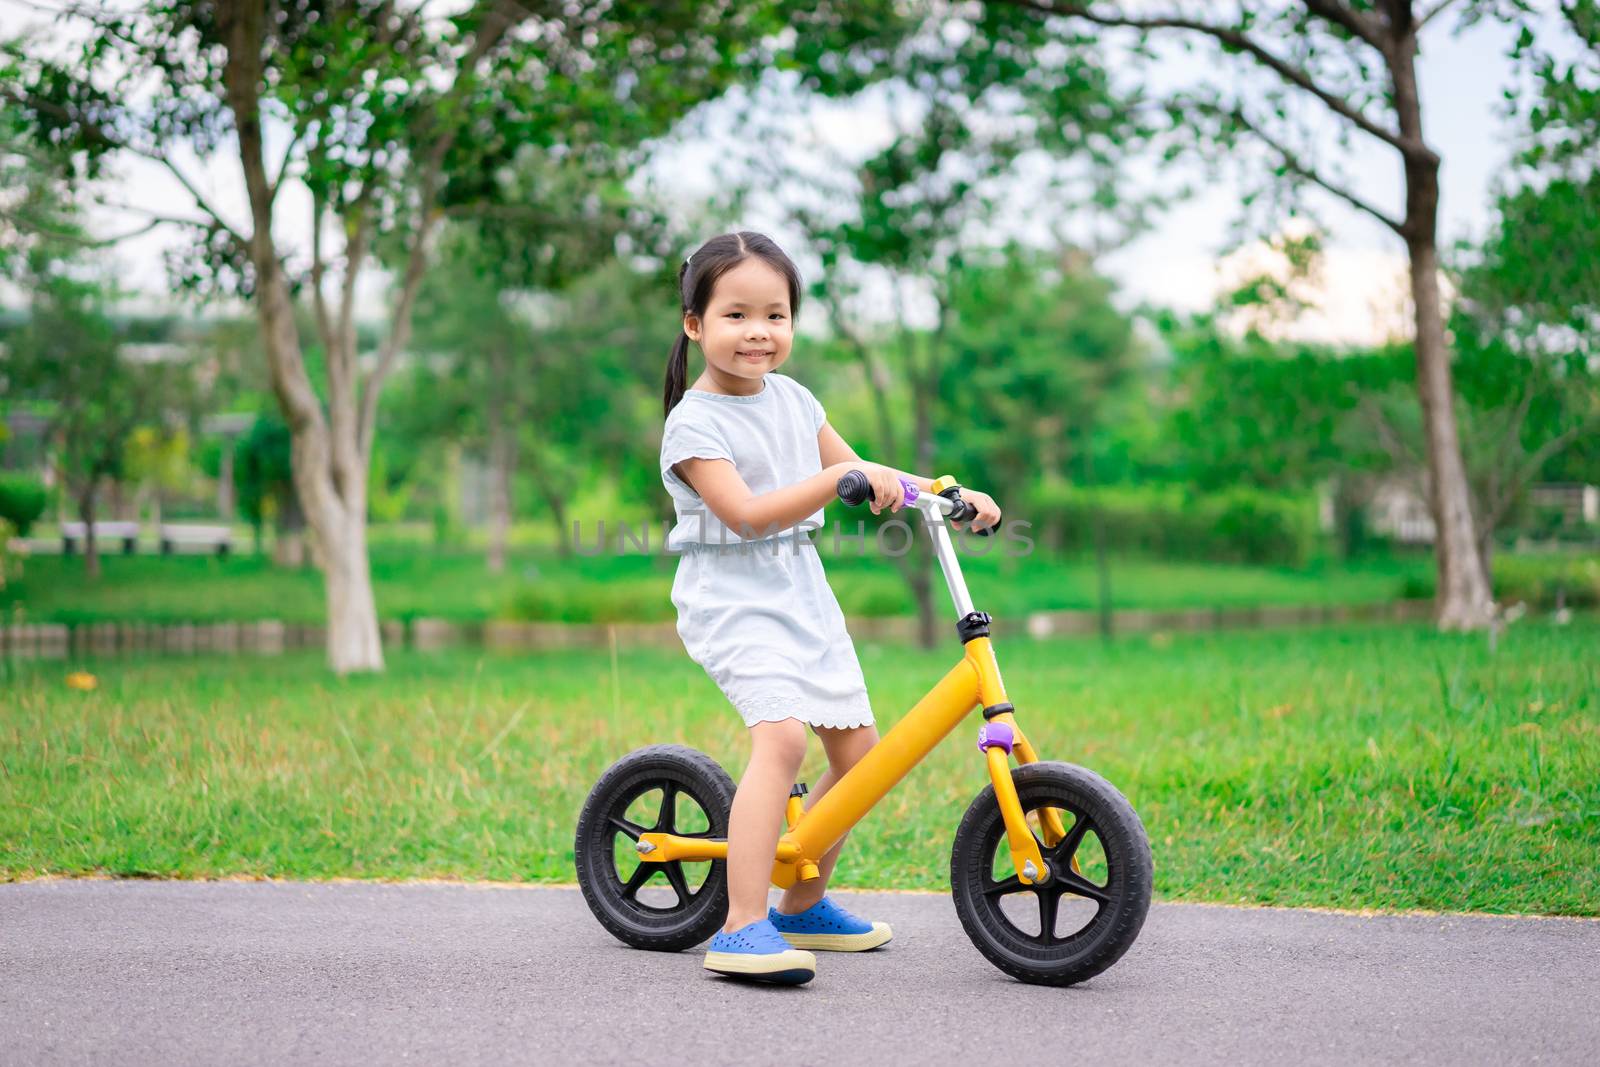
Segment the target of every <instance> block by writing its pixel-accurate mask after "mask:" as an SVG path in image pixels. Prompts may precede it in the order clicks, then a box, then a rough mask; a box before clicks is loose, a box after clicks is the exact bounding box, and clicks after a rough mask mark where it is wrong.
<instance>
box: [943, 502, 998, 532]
mask: <svg viewBox="0 0 1600 1067" xmlns="http://www.w3.org/2000/svg"><path fill="white" fill-rule="evenodd" d="M958 499H959V498H958ZM977 517H978V508H977V506H976V505H975V504H973V503H972V502H971V501H970V500H962V501H961V510H960V511H957V512H956V513H954V514H952V515H951V516H950V521H951V522H964V523H967V524H968V526H967V529H969V530H971V531H972V532H973V533H975V534H977V535H978V536H979V537H993V536H994V534H995V532H996V531H998V530H999V529H1000V524H999V523H998V522H997V523H995V524H994V525H993V526H984V527H974V526H972V525H971V522H972V520H973V519H975V518H977Z"/></svg>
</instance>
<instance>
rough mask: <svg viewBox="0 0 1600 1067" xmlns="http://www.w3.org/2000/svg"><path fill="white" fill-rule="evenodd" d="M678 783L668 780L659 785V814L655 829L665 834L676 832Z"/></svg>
mask: <svg viewBox="0 0 1600 1067" xmlns="http://www.w3.org/2000/svg"><path fill="white" fill-rule="evenodd" d="M677 819H678V783H677V782H674V781H671V780H670V779H669V780H667V781H665V782H662V783H661V814H660V815H658V816H656V825H655V828H656V829H657V830H658V831H662V832H665V833H669V834H671V833H676V832H677V825H678V823H677Z"/></svg>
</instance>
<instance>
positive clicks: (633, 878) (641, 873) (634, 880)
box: [622, 862, 660, 900]
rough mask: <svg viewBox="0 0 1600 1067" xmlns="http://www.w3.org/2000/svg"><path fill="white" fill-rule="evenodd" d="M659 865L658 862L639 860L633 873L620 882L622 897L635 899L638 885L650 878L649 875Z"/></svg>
mask: <svg viewBox="0 0 1600 1067" xmlns="http://www.w3.org/2000/svg"><path fill="white" fill-rule="evenodd" d="M659 866H660V864H655V863H643V862H641V863H640V864H639V866H638V867H636V868H635V869H634V872H633V874H632V875H630V876H629V877H628V880H627V881H626V882H624V883H623V884H622V899H624V900H636V899H637V898H638V894H639V887H640V886H642V885H644V884H645V883H646V882H648V881H649V880H650V876H651V875H652V874H654V873H655V872H656V868H657V867H659Z"/></svg>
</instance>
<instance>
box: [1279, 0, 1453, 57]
mask: <svg viewBox="0 0 1600 1067" xmlns="http://www.w3.org/2000/svg"><path fill="white" fill-rule="evenodd" d="M1303 2H1304V3H1305V5H1306V10H1307V11H1310V12H1311V13H1312V14H1313V15H1319V16H1321V17H1322V18H1324V19H1326V20H1327V21H1329V22H1332V23H1334V24H1335V25H1338V26H1343V27H1344V28H1345V29H1346V30H1349V31H1350V33H1351V34H1353V35H1354V36H1356V37H1358V38H1360V39H1361V40H1363V41H1365V42H1367V43H1368V44H1370V45H1371V46H1372V47H1373V48H1376V49H1377V50H1378V51H1380V52H1382V51H1383V50H1384V46H1385V43H1386V42H1385V40H1384V32H1383V25H1382V24H1381V23H1380V22H1378V20H1377V19H1375V18H1373V17H1372V16H1371V15H1370V14H1369V13H1367V12H1365V11H1357V10H1356V9H1355V8H1352V7H1347V6H1345V5H1344V4H1343V3H1341V2H1340V0H1303ZM1446 2H1448V0H1446Z"/></svg>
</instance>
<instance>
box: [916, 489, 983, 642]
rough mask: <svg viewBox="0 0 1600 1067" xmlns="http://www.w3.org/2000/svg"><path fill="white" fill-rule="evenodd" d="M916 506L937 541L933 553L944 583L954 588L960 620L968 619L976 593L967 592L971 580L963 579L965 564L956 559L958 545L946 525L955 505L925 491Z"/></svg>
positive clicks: (953, 600) (953, 595) (929, 533)
mask: <svg viewBox="0 0 1600 1067" xmlns="http://www.w3.org/2000/svg"><path fill="white" fill-rule="evenodd" d="M924 501H926V503H924ZM916 507H917V509H918V510H919V511H921V512H923V516H922V522H923V525H924V526H926V527H927V528H928V535H929V536H930V537H932V538H933V550H934V553H935V555H937V556H938V557H939V568H940V569H941V570H943V571H944V584H945V585H946V586H947V587H949V589H950V600H951V601H952V602H953V603H954V604H955V606H956V618H957V619H958V620H959V619H964V618H966V617H967V616H968V615H970V614H971V613H972V610H973V609H972V594H970V593H968V592H967V580H966V578H964V577H962V574H961V563H960V562H959V561H958V560H957V559H956V550H955V545H954V544H952V543H951V541H950V530H949V528H948V527H947V526H946V525H945V522H944V519H945V514H946V513H947V512H948V511H949V510H951V509H952V508H953V507H954V505H953V504H951V503H950V501H948V500H946V499H945V498H944V497H942V496H939V495H938V494H937V493H928V492H924V493H921V494H919V495H918V497H917V501H916Z"/></svg>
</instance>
